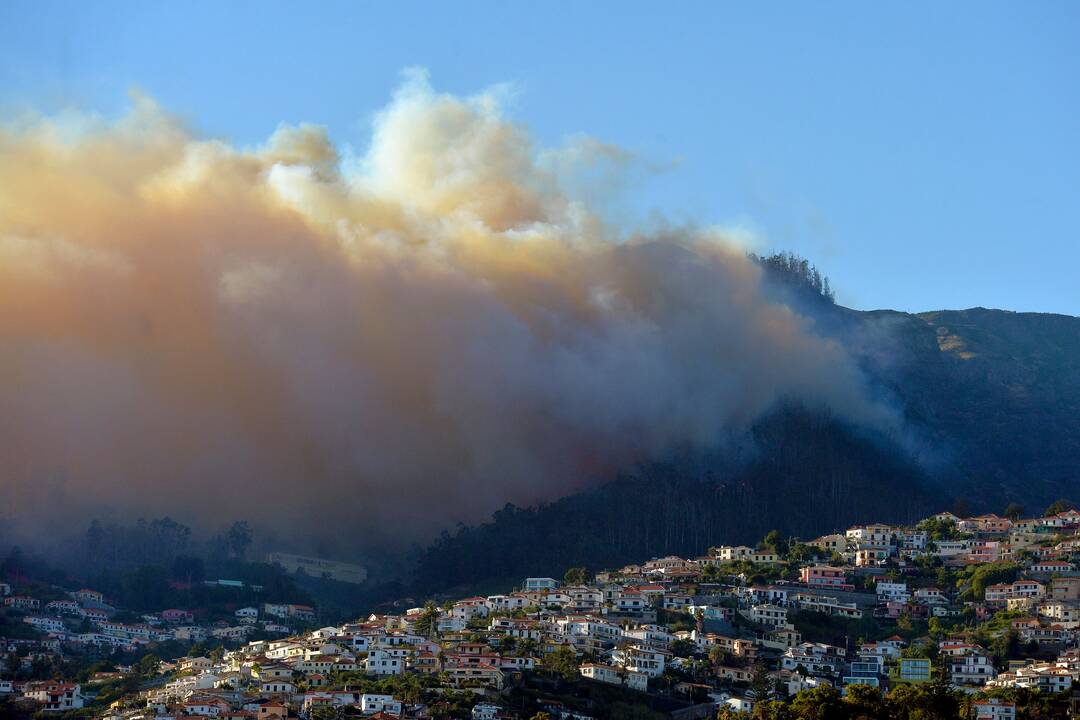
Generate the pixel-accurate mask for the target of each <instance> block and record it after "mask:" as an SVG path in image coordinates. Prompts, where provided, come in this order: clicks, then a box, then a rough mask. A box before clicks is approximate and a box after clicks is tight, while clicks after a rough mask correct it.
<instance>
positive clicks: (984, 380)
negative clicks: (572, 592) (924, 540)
mask: <svg viewBox="0 0 1080 720" xmlns="http://www.w3.org/2000/svg"><path fill="white" fill-rule="evenodd" d="M782 292H785V293H787V296H786V297H785V300H786V301H789V302H791V304H793V305H798V306H799V307H800V310H801V311H802V312H805V313H808V314H811V315H812V316H813V317H814V319H815V322H816V325H815V327H816V328H817V331H818V332H819V333H821V334H823V335H826V336H829V337H833V338H835V339H837V340H838V341H839V342H841V343H843V344H844V345H845V346H846V347H848V348H849V350H850V352H852V354H853V355H854V356H855V357H856V358H857V359H858V361H859V363H860V366H861V367H862V368H863V369H864V371H865V373H866V375H867V378H868V380H869V384H870V386H871V388H872V392H876V393H879V394H880V395H881V397H883V398H885V399H886V400H887V401H888V402H889V403H891V404H892V405H894V406H895V407H896V408H897V410H898V412H899V414H901V415H902V417H903V418H904V424H905V432H904V435H905V437H903V438H899V439H891V438H884V437H880V436H877V435H875V434H873V433H869V432H867V431H865V430H862V429H859V428H853V427H850V426H848V425H845V424H844V423H841V422H839V421H837V420H836V419H835V418H831V417H827V416H821V415H818V414H814V413H810V412H808V411H806V410H804V409H802V408H792V407H787V408H781V409H778V410H777V411H776V412H775V413H774V414H772V415H771V416H770V417H768V418H765V419H764V420H762V421H761V422H760V423H758V425H757V426H755V427H754V428H753V429H752V431H751V432H750V433H749V434H748V435H747V436H746V437H744V438H741V439H738V440H736V441H734V442H732V443H730V444H729V445H728V446H726V447H725V450H723V451H720V452H716V453H713V454H711V455H708V456H706V455H700V454H699V455H682V456H678V457H672V458H670V459H668V460H666V461H664V462H660V463H655V464H652V465H649V466H646V467H641V468H637V469H636V470H635V471H633V472H629V473H626V474H624V475H623V476H621V477H619V478H616V479H614V480H612V481H610V482H608V483H606V484H603V485H601V486H599V487H597V488H594V489H592V490H589V491H586V492H583V493H580V494H577V495H574V496H571V497H567V498H563V499H561V500H559V501H557V502H554V503H551V504H547V505H543V506H540V507H536V508H529V509H520V508H514V507H512V506H507V507H506V508H505V509H503V510H502V511H499V512H497V513H495V515H494V516H493V518H492V521H491V522H489V523H486V524H483V525H481V526H478V527H472V528H460V529H459V531H458V532H457V534H455V535H450V534H448V533H444V534H443V536H442V537H441V538H440V539H439V540H438V541H436V542H435V543H434V544H433V545H432V546H431V547H429V548H428V549H426V550H425V551H424V552H423V553H422V555H421V557H420V560H419V563H418V571H417V587H418V589H421V590H426V591H430V590H435V589H446V588H448V587H451V586H455V585H470V584H475V583H485V582H490V581H492V580H493V579H495V578H499V579H502V578H514V577H516V575H518V574H520V572H521V569H522V568H529V570H530V572H536V573H548V574H553V575H558V574H560V573H561V572H562V571H563V570H564V569H565V568H567V567H570V566H576V565H585V566H588V567H591V568H597V567H607V566H612V565H617V564H620V563H623V562H630V561H632V560H635V559H640V558H642V557H649V556H657V555H661V554H665V553H670V552H675V553H684V554H685V553H694V552H698V551H701V550H702V549H704V548H705V547H708V546H709V545H714V544H719V543H743V542H752V541H755V540H757V539H759V538H761V537H762V536H763V535H764V534H765V533H766V532H768V531H769V530H771V529H774V528H775V529H779V530H780V531H781V532H784V533H788V534H793V535H798V536H801V537H808V536H814V535H817V534H820V533H825V532H828V531H831V530H834V529H837V528H841V527H844V526H845V525H847V524H849V523H850V522H855V521H856V520H857V519H858V518H863V519H865V518H866V517H876V518H879V519H880V520H882V521H909V520H911V519H912V518H913V517H915V516H917V515H918V514H919V513H925V512H927V511H929V510H930V509H932V508H940V507H954V506H955V507H957V508H959V509H964V508H966V509H970V510H972V511H982V510H997V511H1000V510H1001V508H1002V507H1004V505H1005V504H1006V503H1008V502H1010V501H1017V502H1020V503H1021V504H1026V505H1028V506H1029V507H1028V510H1029V512H1038V511H1040V510H1041V509H1042V508H1043V507H1044V506H1045V505H1046V504H1049V503H1050V502H1052V501H1053V500H1055V499H1057V498H1060V497H1071V498H1080V318H1075V317H1068V316H1061V315H1042V314H1031V313H1013V312H1006V311H1000V310H986V309H982V308H975V309H971V310H962V311H939V312H927V313H920V314H907V313H900V312H894V311H874V312H860V311H854V310H850V309H848V308H844V307H841V306H836V305H834V304H832V302H831V298H827V297H825V296H818V295H814V294H810V295H807V294H805V293H795V294H792V291H791V289H790V288H784V289H782Z"/></svg>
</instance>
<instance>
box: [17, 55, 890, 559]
mask: <svg viewBox="0 0 1080 720" xmlns="http://www.w3.org/2000/svg"><path fill="white" fill-rule="evenodd" d="M624 161H625V157H624V154H623V153H622V152H621V151H619V150H618V149H616V148H611V147H609V146H606V145H603V144H601V143H598V142H595V141H591V140H587V139H579V140H576V141H574V142H572V143H570V144H569V145H567V146H566V147H563V148H558V149H553V150H544V149H540V148H537V147H535V146H534V145H533V144H532V142H531V140H530V138H529V136H528V134H527V132H526V131H525V130H524V129H523V128H522V127H520V126H518V125H515V124H513V123H511V122H509V121H508V120H506V119H505V118H504V116H503V114H502V110H501V107H500V95H499V92H498V91H491V92H487V93H484V94H481V95H479V96H476V97H471V98H457V97H452V96H448V95H443V94H438V93H436V92H435V91H433V90H432V89H431V88H430V86H429V85H428V83H427V80H426V78H425V77H424V76H423V74H420V73H414V74H412V75H410V76H409V77H408V78H407V79H406V81H405V82H404V84H403V85H402V87H401V88H400V89H399V90H398V92H397V93H396V95H395V96H394V98H393V99H392V101H391V102H390V104H389V105H388V106H387V107H386V108H385V109H384V110H383V111H382V112H381V113H380V114H379V115H378V116H377V118H376V120H375V122H374V127H373V133H372V137H371V143H370V148H369V149H368V150H367V152H366V153H365V154H364V155H363V156H362V157H360V158H356V159H353V158H349V157H344V158H343V157H342V154H341V153H339V150H338V149H337V148H336V147H335V146H334V145H333V144H332V143H331V142H330V141H329V139H328V137H327V134H326V132H325V131H324V130H323V129H322V128H319V127H314V126H308V125H302V126H299V127H282V128H280V129H279V130H278V131H277V132H276V133H274V135H273V136H272V137H271V138H270V139H269V140H268V141H267V142H266V143H265V144H264V145H262V146H260V147H256V148H238V147H234V146H232V145H230V144H227V143H224V142H221V141H218V140H213V139H205V138H201V137H199V136H198V135H197V134H195V133H193V132H191V131H189V130H188V129H187V128H186V127H185V126H184V125H183V124H182V123H181V122H179V121H177V120H176V119H174V118H173V117H171V116H170V115H169V114H167V113H166V112H164V111H162V110H161V109H160V108H158V107H157V106H156V105H155V104H154V103H153V102H152V101H151V100H149V99H146V98H139V97H137V98H136V99H135V101H134V105H133V108H132V110H131V112H130V113H129V114H128V115H127V116H125V117H124V118H122V119H121V120H119V121H116V122H105V121H102V120H99V119H94V118H90V117H73V116H63V117H59V118H46V119H41V118H38V119H33V120H23V121H20V122H18V123H12V124H8V125H6V126H4V127H3V128H2V129H0V372H2V373H3V378H4V381H3V383H2V384H0V456H2V458H3V462H2V473H3V475H2V478H0V484H2V485H0V515H7V516H8V518H9V519H10V520H12V521H13V522H16V523H21V524H22V526H23V527H24V528H26V529H33V530H42V529H49V528H51V527H54V525H51V524H50V523H56V524H66V523H73V526H74V527H77V528H80V529H81V528H83V527H85V523H86V522H87V521H88V519H89V518H90V517H92V516H94V515H102V514H105V515H108V514H110V513H111V514H112V515H113V516H117V517H124V516H126V515H145V516H150V515H161V514H166V513H168V514H170V515H172V516H173V517H176V518H177V519H180V520H182V521H184V522H188V523H191V524H193V525H195V526H196V527H213V526H216V525H218V524H220V523H222V522H226V521H230V520H232V519H235V518H240V517H245V518H248V519H249V520H251V521H252V523H253V524H254V525H255V526H257V527H259V526H266V527H273V528H276V529H277V530H278V531H280V532H282V533H285V534H289V533H297V534H315V535H318V534H321V533H325V534H337V535H342V534H349V535H358V536H364V537H367V538H378V539H380V540H381V541H386V540H387V539H398V540H416V539H424V538H426V537H430V536H431V535H434V534H435V533H437V532H438V531H439V530H440V529H442V528H443V527H445V526H446V525H448V524H452V523H454V522H457V521H459V520H465V521H469V520H476V519H478V518H481V517H484V516H487V515H488V514H490V512H491V511H492V510H494V509H496V508H497V507H499V506H501V505H502V504H503V503H505V502H507V501H513V502H517V503H528V502H532V501H535V500H538V499H551V498H554V497H557V496H559V495H562V494H565V493H567V492H569V491H572V490H574V489H577V488H579V487H581V486H582V485H583V484H584V483H587V482H589V481H590V480H592V479H595V478H597V477H601V476H603V475H604V474H605V473H611V472H613V471H614V470H617V469H619V468H622V467H626V466H627V465H629V464H632V463H634V462H636V461H639V460H643V459H647V458H649V457H650V456H653V455H655V454H657V453H661V452H664V451H665V450H668V449H671V448H675V447H683V446H696V445H701V446H709V445H714V444H715V443H717V442H718V441H719V440H720V438H721V437H722V436H723V435H724V433H725V432H728V431H732V430H738V429H741V428H744V427H746V425H747V424H748V423H750V422H752V421H753V420H754V419H756V418H758V417H760V416H761V414H762V413H764V412H766V411H768V410H769V409H770V408H771V407H773V406H774V405H775V403H776V402H777V401H778V400H779V399H782V398H789V397H790V398H798V399H800V400H802V401H804V402H807V403H809V404H827V405H829V406H831V407H832V408H833V409H834V410H835V411H837V412H838V413H840V414H842V415H843V416H845V417H847V418H848V419H850V420H852V421H854V422H859V423H872V424H879V425H880V424H882V423H887V422H889V417H890V416H889V414H888V413H887V411H885V410H883V409H882V408H880V407H878V406H877V405H875V404H874V403H872V402H870V401H869V400H867V399H866V396H865V394H864V392H863V382H862V378H861V377H860V375H859V373H858V372H857V370H856V369H855V367H854V364H853V363H852V362H851V361H850V359H849V358H848V357H847V355H846V354H845V352H844V351H843V349H842V348H840V347H839V346H837V345H835V344H833V343H830V342H828V341H825V340H822V339H820V338H818V337H817V336H815V335H813V334H812V333H811V332H810V331H809V321H807V320H805V319H804V318H802V317H800V316H799V315H797V314H795V313H794V312H793V311H792V310H790V309H789V308H788V307H786V306H784V305H781V304H776V303H774V302H772V301H770V299H769V297H768V296H767V294H766V293H765V291H764V290H763V287H762V284H761V274H760V271H759V269H758V267H757V266H756V265H755V264H753V263H752V262H750V261H748V260H747V259H746V257H745V254H744V249H743V248H742V247H741V246H740V245H739V243H737V242H733V241H732V239H731V238H730V237H729V236H728V235H726V234H725V232H724V231H722V230H717V229H710V228H706V229H701V228H672V229H667V230H663V231H659V232H652V233H645V232H640V233H639V232H634V231H633V230H632V229H628V228H626V227H623V226H621V224H620V223H618V222H617V221H614V220H613V219H612V218H609V217H605V216H604V215H603V214H602V213H601V212H600V210H599V209H597V206H596V205H595V204H591V203H589V202H586V201H585V200H583V197H587V196H588V195H589V193H581V192H577V191H576V190H575V188H576V186H577V185H578V183H577V181H576V178H577V177H579V176H580V175H579V174H581V173H584V174H589V173H590V172H592V171H593V170H594V169H595V168H596V167H604V168H612V167H614V168H618V167H619V165H620V163H623V162H624ZM593 174H595V173H593ZM601 174H603V173H601Z"/></svg>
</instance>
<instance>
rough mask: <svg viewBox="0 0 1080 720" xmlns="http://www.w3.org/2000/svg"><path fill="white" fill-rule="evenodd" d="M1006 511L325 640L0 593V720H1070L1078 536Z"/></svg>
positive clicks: (267, 614)
mask: <svg viewBox="0 0 1080 720" xmlns="http://www.w3.org/2000/svg"><path fill="white" fill-rule="evenodd" d="M1011 510H1012V511H1011V512H1009V513H1008V514H1009V515H1011V517H1002V516H998V515H992V514H991V515H981V516H977V517H964V518H961V517H957V516H956V515H953V514H952V513H948V512H943V513H939V514H937V515H934V516H932V517H929V518H926V519H924V520H923V521H921V522H919V523H918V524H916V525H914V526H912V527H896V526H891V525H886V524H870V525H862V526H857V527H852V528H849V529H847V530H846V531H844V532H838V533H835V534H830V535H826V536H823V537H819V538H815V539H812V540H809V541H805V542H804V541H798V540H795V539H790V538H782V537H780V535H779V534H778V533H775V532H774V533H770V534H769V535H768V536H766V537H765V538H764V539H763V540H762V542H761V543H759V544H758V545H757V546H755V547H750V546H734V547H733V546H721V547H713V548H708V549H707V552H705V554H703V555H701V556H700V557H693V558H682V557H674V556H670V557H662V558H653V559H650V560H647V561H645V562H643V563H641V564H640V565H629V566H626V567H622V568H618V569H610V570H603V571H599V572H595V573H593V572H589V571H588V570H586V569H585V568H570V569H568V570H567V572H566V574H565V576H564V577H563V578H558V579H557V578H550V577H527V578H525V579H524V580H523V581H522V582H521V584H520V586H519V587H517V588H514V589H512V590H511V589H508V591H507V592H506V593H505V594H494V595H487V596H476V597H465V598H455V599H441V598H440V599H438V600H433V601H430V602H428V603H426V604H424V605H422V606H418V607H413V608H411V609H408V610H405V611H403V612H400V611H399V612H386V613H383V612H377V613H373V614H370V615H368V616H366V617H363V618H361V619H358V620H356V621H355V622H347V623H343V624H339V625H328V626H322V625H321V623H320V622H319V619H320V614H319V611H318V609H317V608H315V607H312V606H309V605H303V604H294V603H276V602H262V603H254V604H248V605H242V606H237V607H233V606H232V605H229V606H228V608H227V609H228V610H229V612H230V613H231V617H228V618H226V617H222V616H221V614H220V613H218V614H217V617H215V618H212V619H211V618H209V617H206V616H205V613H203V612H201V611H200V612H199V613H196V612H194V611H193V610H191V609H185V608H176V607H168V608H161V609H160V611H158V612H155V613H148V614H143V615H141V616H138V617H134V618H132V617H131V615H132V614H131V613H130V612H126V611H124V610H123V609H122V608H118V607H115V606H113V605H111V604H110V599H109V598H108V597H105V596H104V595H103V594H102V593H101V592H98V591H96V590H94V589H91V588H81V589H76V590H70V591H69V590H64V589H62V588H56V587H53V588H50V589H49V592H48V593H42V592H40V591H39V592H38V593H37V595H35V594H33V592H32V591H28V590H27V588H25V587H22V586H20V584H19V583H18V582H15V583H2V584H0V593H2V594H3V606H4V611H3V612H4V623H5V624H4V625H2V626H0V629H4V628H6V629H7V632H6V634H7V637H3V638H2V639H0V643H2V646H3V647H2V650H3V652H4V655H3V663H2V669H0V714H6V715H11V716H16V717H17V716H32V715H35V714H36V715H49V716H64V715H65V714H67V715H69V716H73V717H107V718H116V719H117V720H119V719H124V720H150V719H151V718H155V719H158V720H164V719H165V718H172V719H176V718H181V717H184V718H217V719H219V720H241V719H243V720H279V719H280V720H285V719H286V718H310V719H312V720H329V719H330V718H340V717H347V716H349V717H351V716H364V717H370V718H374V719H376V720H378V719H385V718H472V719H473V720H494V719H495V718H521V719H522V720H529V719H531V718H561V719H566V720H586V719H588V718H597V720H603V719H605V718H619V717H632V718H652V717H656V718H661V717H670V718H678V719H684V720H691V719H693V718H715V717H741V716H744V717H754V718H793V719H794V718H803V717H810V716H811V715H804V714H801V713H802V712H803V711H802V710H801V709H800V708H803V709H805V708H808V707H816V708H819V709H820V708H829V707H833V708H835V712H834V714H829V712H833V711H823V712H824V714H816V715H813V717H825V718H831V717H909V715H907V714H904V713H908V712H915V710H916V709H917V708H918V707H920V706H921V704H933V705H934V706H935V707H936V708H938V711H940V712H943V713H945V714H939V715H934V717H965V718H967V717H972V718H979V719H986V720H991V719H992V720H1011V719H1013V718H1024V717H1075V716H1077V706H1078V705H1080V695H1078V697H1077V698H1074V694H1073V684H1074V682H1080V643H1078V642H1077V641H1078V638H1080V573H1078V572H1077V570H1076V565H1075V563H1074V561H1073V560H1074V558H1077V557H1080V512H1077V511H1076V510H1075V509H1065V507H1064V506H1061V507H1052V508H1051V509H1050V510H1049V511H1048V513H1047V514H1046V515H1045V516H1044V517H1039V518H1030V519H1024V518H1021V517H1019V516H1018V514H1017V512H1016V510H1017V509H1016V508H1012V509H1011ZM207 584H208V585H211V586H217V587H219V588H222V589H229V588H234V589H236V590H238V591H239V590H241V589H242V590H243V591H244V592H245V593H246V594H245V595H243V597H256V596H257V595H258V593H259V591H260V590H261V588H259V587H246V588H243V587H237V586H242V585H243V583H240V582H239V581H230V580H214V581H207ZM31 590H32V588H31ZM43 595H47V597H45V596H43ZM12 628H21V631H20V632H12V631H11V630H12ZM1077 690H1080V684H1078V685H1077ZM941 708H945V710H941ZM845 713H847V714H845ZM860 713H861V714H860ZM948 713H954V714H951V715H950V714H948ZM911 717H917V716H916V715H911ZM918 717H923V716H918Z"/></svg>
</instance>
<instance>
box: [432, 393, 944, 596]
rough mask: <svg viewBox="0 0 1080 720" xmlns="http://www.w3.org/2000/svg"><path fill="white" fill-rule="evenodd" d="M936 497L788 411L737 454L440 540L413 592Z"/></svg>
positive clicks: (516, 512) (664, 468) (630, 480)
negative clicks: (417, 588)
mask: <svg viewBox="0 0 1080 720" xmlns="http://www.w3.org/2000/svg"><path fill="white" fill-rule="evenodd" d="M944 501H945V498H944V496H942V495H941V494H940V493H939V492H938V491H937V490H936V489H934V488H932V487H930V486H929V485H928V480H927V477H926V476H925V475H924V473H923V472H922V471H921V470H920V469H919V468H918V467H917V466H916V465H914V464H913V463H912V462H910V461H909V460H908V459H907V458H906V457H905V456H904V455H903V454H902V453H900V452H898V451H897V450H896V449H895V447H894V446H892V445H890V444H888V443H887V442H886V441H884V440H882V439H880V438H870V437H864V436H862V435H861V434H860V433H859V432H857V431H855V430H853V429H852V428H849V427H847V426H845V425H844V424H842V423H840V422H838V421H836V420H835V419H833V418H831V417H828V416H824V415H821V414H818V413H811V412H807V411H805V410H803V409H800V408H788V409H785V410H783V411H780V412H777V413H775V414H774V415H773V416H772V417H770V418H768V419H767V420H765V421H763V422H761V423H759V424H758V425H757V427H755V428H754V430H753V432H752V434H751V436H750V437H747V438H745V440H744V446H743V447H742V448H732V449H730V450H729V451H727V452H725V453H723V454H722V455H715V456H710V457H693V458H690V457H682V458H678V459H671V460H669V461H667V462H664V463H656V464H652V465H649V466H647V467H642V468H639V469H638V470H637V471H636V472H633V473H628V474H626V475H624V476H622V477H620V478H618V479H616V480H614V481H612V482H610V483H608V484H605V485H602V486H600V487H598V488H595V489H593V490H590V491H587V492H583V493H579V494H577V495H573V496H570V497H567V498H563V499H562V500H559V501H557V502H554V503H551V504H548V505H543V506H540V507H537V508H528V509H522V508H516V507H514V506H512V505H508V506H506V507H505V508H504V509H503V510H501V511H499V512H497V513H495V515H494V517H493V519H492V521H491V522H490V523H487V524H484V525H481V526H478V527H473V528H466V527H463V528H461V529H459V531H458V532H457V534H455V535H450V534H448V533H444V534H443V536H442V537H441V538H440V539H439V540H438V541H437V542H436V543H434V544H433V545H432V546H431V547H430V548H429V549H428V550H426V551H425V553H424V554H423V556H422V558H421V560H420V563H419V568H418V569H419V572H418V575H417V577H418V582H419V586H420V587H419V589H420V590H421V591H425V592H428V591H433V590H444V589H446V588H449V587H453V586H455V585H466V584H473V583H484V582H490V581H493V580H496V579H498V580H520V578H519V577H518V576H519V575H521V573H522V571H523V569H525V568H528V572H530V573H541V574H543V573H547V574H557V575H559V576H561V573H562V572H563V570H565V569H566V567H569V566H571V565H585V566H588V567H591V568H600V567H609V566H612V565H618V564H622V563H627V562H631V561H638V560H641V559H642V558H648V557H651V556H655V555H658V554H662V553H669V552H676V553H683V554H698V553H701V552H704V550H705V548H707V547H708V546H709V545H713V544H718V543H721V542H751V541H755V540H758V539H760V538H761V537H763V536H764V535H765V534H766V533H767V532H768V531H769V530H772V529H779V530H780V531H781V532H784V533H786V534H794V535H800V536H804V537H805V536H808V535H813V534H816V533H819V532H821V531H822V530H823V529H833V528H841V527H844V526H845V525H847V524H850V523H851V522H854V521H855V520H857V519H859V518H866V517H875V518H879V519H882V520H894V521H905V520H912V519H914V518H917V517H920V514H921V513H926V512H927V511H928V510H929V509H930V508H932V507H935V506H936V505H937V504H939V503H941V502H944Z"/></svg>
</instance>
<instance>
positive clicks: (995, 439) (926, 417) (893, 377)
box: [855, 308, 1080, 510]
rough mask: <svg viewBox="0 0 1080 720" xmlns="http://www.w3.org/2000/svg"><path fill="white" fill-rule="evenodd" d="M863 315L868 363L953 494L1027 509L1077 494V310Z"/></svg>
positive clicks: (863, 345) (1079, 378) (1079, 392)
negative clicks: (1062, 312) (1070, 312)
mask: <svg viewBox="0 0 1080 720" xmlns="http://www.w3.org/2000/svg"><path fill="white" fill-rule="evenodd" d="M858 316H859V320H860V323H859V325H857V326H855V327H856V328H857V329H856V330H855V331H856V332H860V333H862V334H863V335H864V337H865V338H870V341H869V342H867V341H864V342H862V343H861V347H860V350H859V352H860V354H861V356H862V357H863V358H864V363H865V366H866V367H867V369H868V371H869V372H870V374H871V375H872V376H873V377H875V378H876V379H877V381H878V382H880V383H881V384H882V385H884V386H886V387H888V388H889V391H890V392H891V394H892V395H893V396H894V397H895V398H897V400H898V402H899V403H900V404H901V406H902V407H903V410H904V413H905V416H906V418H907V420H908V422H909V423H910V425H911V426H912V427H913V428H915V429H916V430H917V431H918V432H919V433H921V434H922V436H923V439H924V441H925V443H926V451H927V452H926V458H925V459H926V462H927V464H928V468H929V469H930V470H931V471H932V472H933V474H934V475H935V476H936V477H938V478H939V479H940V480H941V481H942V482H945V483H947V484H948V486H949V487H950V489H951V490H952V492H954V493H955V494H957V495H958V496H960V497H964V498H966V499H968V500H969V501H970V502H971V503H972V505H973V506H981V507H990V508H997V507H998V506H1001V505H1003V504H1004V503H1006V502H1008V501H1013V500H1015V501H1017V502H1020V503H1021V504H1025V503H1026V504H1028V505H1029V506H1030V507H1029V510H1036V509H1041V507H1043V506H1044V505H1045V504H1047V503H1049V502H1051V501H1053V500H1054V499H1056V498H1059V497H1062V496H1064V497H1076V496H1077V495H1080V493H1078V489H1080V318H1075V317H1069V316H1064V315H1045V314H1036V313H1012V312H1006V311H1001V310H986V309H984V308H974V309H971V310H960V311H941V312H929V313H920V314H918V315H906V314H901V313H891V312H877V313H865V314H864V313H859V314H858ZM873 338H880V340H879V341H878V342H877V347H876V348H875V347H874V345H875V343H874V341H873Z"/></svg>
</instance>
